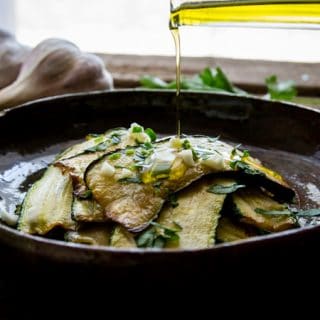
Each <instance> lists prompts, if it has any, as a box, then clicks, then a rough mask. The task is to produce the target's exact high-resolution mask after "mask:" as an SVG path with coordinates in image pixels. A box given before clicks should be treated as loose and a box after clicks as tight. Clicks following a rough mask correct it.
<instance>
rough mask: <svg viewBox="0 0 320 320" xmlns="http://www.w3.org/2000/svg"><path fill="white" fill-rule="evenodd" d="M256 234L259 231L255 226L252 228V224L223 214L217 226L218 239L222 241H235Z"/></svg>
mask: <svg viewBox="0 0 320 320" xmlns="http://www.w3.org/2000/svg"><path fill="white" fill-rule="evenodd" d="M256 235H258V232H257V231H256V230H255V228H250V226H246V225H245V224H241V223H239V222H238V221H235V220H234V219H232V218H230V217H228V216H222V217H221V218H220V220H219V224H218V227H217V232H216V240H217V241H218V242H222V243H223V242H233V241H238V240H243V239H247V238H250V237H253V236H256Z"/></svg>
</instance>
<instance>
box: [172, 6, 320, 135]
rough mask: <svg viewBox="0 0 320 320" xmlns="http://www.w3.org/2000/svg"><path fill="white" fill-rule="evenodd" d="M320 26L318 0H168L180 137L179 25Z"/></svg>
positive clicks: (178, 133)
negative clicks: (173, 49) (174, 50)
mask: <svg viewBox="0 0 320 320" xmlns="http://www.w3.org/2000/svg"><path fill="white" fill-rule="evenodd" d="M237 25H241V27H246V26H248V27H265V28H279V27H281V28H298V29H320V1H319V0H313V1H312V0H309V1H301V0H300V1H297V0H271V1H266V0H212V1H199V0H198V1H195V0H187V1H183V0H171V12H170V22H169V26H170V30H171V33H172V35H173V37H174V42H175V48H176V115H177V116H176V117H177V125H176V126H177V135H178V136H180V130H181V125H180V105H181V100H180V89H181V83H180V82H181V48H180V36H179V28H180V27H182V26H216V27H218V26H237Z"/></svg>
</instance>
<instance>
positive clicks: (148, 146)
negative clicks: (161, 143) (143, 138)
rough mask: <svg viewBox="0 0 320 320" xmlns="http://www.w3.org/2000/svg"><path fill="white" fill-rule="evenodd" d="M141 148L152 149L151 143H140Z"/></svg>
mask: <svg viewBox="0 0 320 320" xmlns="http://www.w3.org/2000/svg"><path fill="white" fill-rule="evenodd" d="M142 147H143V148H145V149H147V150H150V149H153V145H152V143H150V142H145V143H144V144H143V145H142Z"/></svg>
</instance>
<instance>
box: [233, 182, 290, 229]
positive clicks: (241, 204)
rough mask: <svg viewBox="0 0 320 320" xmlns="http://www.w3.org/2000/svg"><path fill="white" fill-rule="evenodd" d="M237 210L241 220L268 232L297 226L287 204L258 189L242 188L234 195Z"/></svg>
mask: <svg viewBox="0 0 320 320" xmlns="http://www.w3.org/2000/svg"><path fill="white" fill-rule="evenodd" d="M232 201H233V205H234V209H235V212H236V213H237V214H238V215H239V217H240V221H241V222H244V223H246V224H249V225H252V226H255V227H257V228H258V229H261V230H264V231H267V232H277V231H283V230H287V229H290V228H294V227H295V226H296V220H295V218H294V217H292V216H291V215H288V214H287V208H286V206H285V205H283V204H281V203H279V202H277V201H275V200H274V199H272V198H270V197H269V196H268V195H267V194H265V193H264V192H262V191H261V190H257V189H251V188H250V189H242V190H239V191H237V192H236V193H234V194H233V195H232ZM257 209H258V210H262V211H264V212H268V211H269V212H272V211H277V212H279V211H280V212H281V211H283V214H281V213H280V214H277V215H273V214H262V213H258V212H257V211H258V210H257Z"/></svg>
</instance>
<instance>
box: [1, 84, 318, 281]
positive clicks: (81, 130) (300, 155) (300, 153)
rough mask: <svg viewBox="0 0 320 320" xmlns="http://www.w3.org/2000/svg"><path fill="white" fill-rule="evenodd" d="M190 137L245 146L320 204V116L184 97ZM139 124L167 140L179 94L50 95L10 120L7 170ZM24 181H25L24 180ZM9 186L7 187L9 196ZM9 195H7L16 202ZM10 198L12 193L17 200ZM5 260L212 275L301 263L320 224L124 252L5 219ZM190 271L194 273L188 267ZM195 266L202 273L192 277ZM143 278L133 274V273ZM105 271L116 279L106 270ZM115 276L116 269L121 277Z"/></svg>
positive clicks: (310, 203)
mask: <svg viewBox="0 0 320 320" xmlns="http://www.w3.org/2000/svg"><path fill="white" fill-rule="evenodd" d="M181 118H182V131H183V132H184V133H201V134H208V135H212V136H216V135H220V136H221V138H222V139H225V140H228V141H231V142H235V143H242V145H243V146H245V147H246V148H248V149H249V150H250V151H251V153H252V154H253V155H254V156H257V157H258V158H260V159H261V160H262V161H263V162H264V163H266V165H268V166H270V167H271V168H274V169H275V170H277V171H279V172H280V173H281V174H282V175H283V176H284V177H285V178H286V179H287V180H288V181H289V183H291V184H292V186H293V187H294V188H295V189H296V190H297V193H298V195H299V198H300V202H301V207H302V208H310V207H317V206H318V207H319V206H320V203H319V201H320V200H319V193H320V192H319V189H320V175H319V172H320V171H319V169H320V149H319V146H320V134H319V129H320V112H319V111H315V110H311V109H309V108H306V107H301V106H297V105H291V104H284V103H280V102H275V101H265V100H262V99H258V98H247V97H236V96H230V95H220V94H209V93H191V92H190V93H183V94H182V110H181ZM133 121H135V122H139V123H141V124H142V125H144V126H146V127H151V128H153V129H154V130H155V131H156V132H158V133H161V134H172V133H174V131H175V93H174V92H167V91H143V90H119V91H111V92H93V93H86V94H75V95H65V96H60V97H53V98H47V99H41V100H38V101H35V102H32V103H28V104H25V105H23V106H20V107H17V108H15V109H12V110H10V111H8V112H7V113H6V114H4V115H3V116H1V117H0V152H1V153H0V173H3V172H5V171H6V170H8V169H10V168H11V169H12V167H13V166H14V165H19V163H21V162H32V161H33V160H34V159H36V158H39V157H40V156H46V155H50V154H56V153H57V152H59V151H60V150H61V149H63V148H65V147H66V146H67V145H68V144H71V143H73V142H74V141H75V140H77V139H81V138H83V137H84V136H85V135H86V134H87V133H90V132H91V133H92V132H103V131H105V130H106V129H108V128H112V127H118V126H128V125H129V124H130V123H131V122H133ZM20 178H21V177H20ZM4 189H5V186H4V185H2V190H4ZM6 196H8V195H4V193H2V197H6ZM8 197H9V196H8ZM0 243H1V245H2V247H1V248H2V252H3V257H7V258H5V259H3V261H4V260H6V261H9V262H10V261H11V266H12V264H13V262H12V261H15V262H14V264H16V263H19V264H22V263H23V264H25V265H28V266H29V267H28V268H29V269H32V268H35V266H39V265H43V266H48V265H50V266H52V265H55V266H57V268H59V267H61V266H63V267H66V266H74V265H77V266H78V267H77V268H79V270H80V269H81V268H98V269H103V270H104V271H105V270H110V269H113V268H114V269H116V270H117V272H118V273H119V272H122V273H123V274H127V272H128V270H131V271H132V270H135V272H138V273H139V272H140V273H141V272H142V271H141V270H143V274H144V275H146V274H148V273H149V274H151V275H152V274H155V272H158V276H159V275H161V274H162V275H168V274H170V275H175V276H177V274H179V275H180V276H181V274H184V275H185V274H188V272H193V274H198V275H199V274H200V273H201V275H205V274H207V273H212V272H216V271H217V270H220V271H221V270H225V269H226V268H230V266H233V267H236V266H237V268H240V267H241V265H242V267H243V268H244V263H248V261H254V263H255V265H260V266H262V265H265V264H266V263H268V265H270V264H271V265H272V263H275V262H276V263H277V264H279V263H285V264H286V263H290V264H291V263H296V262H297V261H299V260H300V259H302V258H303V257H304V259H307V256H306V255H307V252H309V250H310V248H316V247H318V246H319V245H320V226H310V227H305V228H301V229H296V230H292V231H286V232H281V233H277V234H272V235H265V236H260V237H254V238H251V239H248V240H245V241H241V242H235V243H231V244H219V245H217V246H215V247H213V248H210V249H206V250H191V251H188V250H180V251H176V250H170V251H167V250H162V251H158V250H138V249H137V250H115V249H112V248H108V247H95V246H87V245H78V244H71V243H65V242H60V241H55V240H50V239H46V238H43V237H38V236H31V235H27V234H23V233H21V232H19V231H16V230H14V229H12V228H10V227H8V226H6V225H4V224H1V223H0ZM183 270H184V271H183ZM191 270H192V271H191ZM132 272H133V271H132ZM105 274H110V273H108V272H105ZM112 276H114V273H112Z"/></svg>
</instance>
